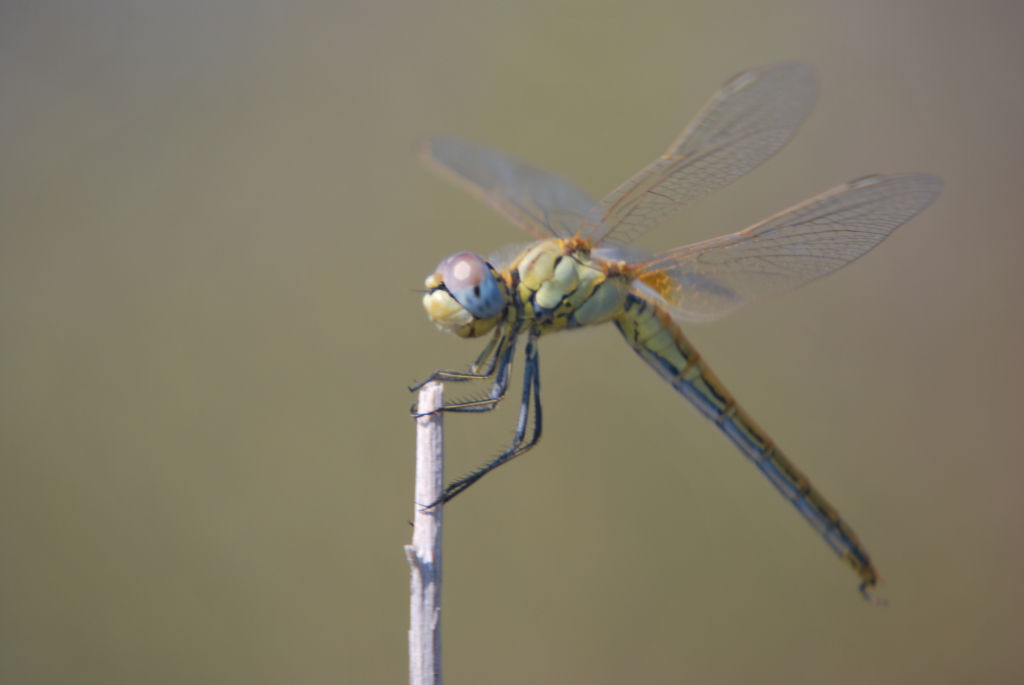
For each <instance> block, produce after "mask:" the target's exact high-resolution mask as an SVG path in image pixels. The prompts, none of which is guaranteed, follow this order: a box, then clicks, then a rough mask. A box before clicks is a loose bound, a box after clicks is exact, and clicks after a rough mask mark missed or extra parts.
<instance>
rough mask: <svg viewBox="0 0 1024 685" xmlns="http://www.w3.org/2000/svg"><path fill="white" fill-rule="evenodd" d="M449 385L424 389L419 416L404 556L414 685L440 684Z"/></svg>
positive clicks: (410, 661) (410, 682) (419, 406)
mask: <svg viewBox="0 0 1024 685" xmlns="http://www.w3.org/2000/svg"><path fill="white" fill-rule="evenodd" d="M443 390H444V386H442V385H441V384H440V383H437V382H434V383H428V384H427V385H425V386H423V388H422V389H421V390H420V396H419V402H418V404H417V408H418V411H419V412H420V413H421V414H423V416H420V418H418V419H416V498H415V501H414V502H413V509H414V511H415V518H414V519H413V532H412V544H411V545H406V546H405V558H406V559H408V561H409V569H410V570H411V571H412V583H411V587H410V597H409V685H441V512H442V505H440V504H438V505H437V506H436V507H432V508H430V509H427V508H425V506H424V505H426V504H430V503H431V502H437V501H438V500H440V499H441V494H442V488H443V487H444V423H443V421H442V413H441V412H440V411H438V409H439V408H440V407H441V402H442V397H443Z"/></svg>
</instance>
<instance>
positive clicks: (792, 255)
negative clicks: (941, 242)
mask: <svg viewBox="0 0 1024 685" xmlns="http://www.w3.org/2000/svg"><path fill="white" fill-rule="evenodd" d="M941 188H942V181H941V180H940V179H939V178H937V177H935V176H929V175H926V174H900V175H891V176H866V177H864V178H860V179H857V180H855V181H851V182H850V183H846V184H844V185H841V186H838V187H836V188H833V189H832V190H829V191H827V192H825V193H822V194H821V195H818V196H817V197H813V198H811V199H809V200H806V201H804V202H802V203H800V204H798V205H796V206H794V207H791V208H789V209H787V210H785V211H783V212H780V213H779V214H776V215H775V216H773V217H770V218H768V219H765V220H764V221H761V222H760V223H757V224H754V225H753V226H751V227H750V228H747V229H745V230H742V231H739V232H737V233H732V234H730V235H726V236H722V237H720V238H714V239H712V240H707V241H704V242H700V243H695V244H693V245H688V246H686V247H681V248H677V249H675V250H670V251H668V252H664V253H662V254H659V255H655V256H654V257H653V258H652V259H651V260H650V261H648V262H646V263H644V264H643V265H642V266H641V267H640V270H639V281H640V283H642V284H643V285H641V286H640V287H641V288H642V289H643V288H645V287H646V288H648V289H650V290H651V291H653V292H654V293H656V294H657V295H659V296H660V297H661V298H662V299H663V300H664V302H665V303H666V304H667V305H668V306H669V308H670V309H671V310H672V312H673V314H674V315H675V316H676V317H678V318H679V319H681V320H683V321H707V320H711V319H716V318H719V317H721V316H724V315H725V314H728V313H730V312H732V311H734V310H736V309H738V308H739V307H741V306H743V305H745V304H747V303H748V302H751V301H753V300H758V299H761V298H764V297H768V296H770V295H774V294H775V293H779V292H782V291H785V290H789V289H792V288H795V287H797V286H799V285H802V284H804V283H807V282H809V281H813V280H814V279H816V278H821V277H822V276H825V275H827V274H830V273H832V272H833V271H835V270H837V269H840V268H842V267H843V266H846V265H847V264H849V263H850V262H852V261H853V260H855V259H857V258H858V257H860V256H861V255H863V254H864V253H866V252H867V251H868V250H870V249H871V248H873V247H874V246H875V245H877V244H878V243H880V242H882V240H884V239H885V238H886V237H887V236H888V235H889V234H890V233H892V231H893V230H895V229H896V228H898V227H899V226H901V225H902V224H903V223H905V222H906V221H908V220H909V219H910V218H911V217H913V216H914V215H915V214H917V213H918V212H920V211H921V210H922V209H924V208H925V207H927V206H928V204H929V203H931V201H932V200H934V199H935V198H936V196H938V194H939V191H940V190H941Z"/></svg>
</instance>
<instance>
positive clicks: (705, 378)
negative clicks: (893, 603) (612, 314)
mask: <svg viewBox="0 0 1024 685" xmlns="http://www.w3.org/2000/svg"><path fill="white" fill-rule="evenodd" d="M615 325H616V326H617V327H618V329H619V332H621V333H622V335H623V336H624V337H625V338H626V340H627V341H628V342H629V344H630V345H632V347H633V349H634V350H636V353H637V354H638V355H640V357H641V358H642V359H643V360H644V361H646V362H647V363H648V364H650V365H651V366H652V367H653V368H654V370H655V371H657V372H658V374H659V375H661V377H662V378H664V379H665V380H667V381H668V382H669V383H670V384H671V385H672V387H673V388H675V389H676V390H677V391H679V393H680V394H681V395H682V396H683V397H685V398H686V399H688V400H690V401H691V402H692V403H693V404H694V405H695V406H696V407H697V409H699V410H700V411H701V413H702V414H704V415H705V416H706V417H708V418H709V419H710V420H712V421H714V422H715V424H716V425H717V426H718V427H719V428H720V429H721V430H722V432H723V433H725V434H726V435H727V436H728V437H729V439H730V440H732V442H733V443H734V444H735V445H736V446H737V447H738V448H739V449H740V451H741V452H743V454H745V455H746V456H747V458H749V459H750V460H751V461H752V462H754V464H755V465H756V466H757V468H758V469H759V470H760V471H761V473H763V474H764V475H765V476H767V477H768V480H770V481H771V482H772V484H773V485H774V486H775V487H776V489H778V491H779V492H781V493H782V496H783V497H785V498H786V499H788V500H789V501H790V502H791V503H792V504H793V506H795V507H796V509H797V511H799V512H800V513H801V514H803V516H804V518H805V519H807V521H808V522H809V523H810V524H811V526H813V527H814V529H815V530H817V531H818V533H820V534H821V536H822V537H824V538H825V541H826V542H827V543H828V544H829V546H830V547H831V548H832V549H833V550H834V551H835V552H836V554H838V555H839V556H840V558H842V559H844V560H845V561H846V562H847V563H849V564H850V566H852V567H853V569H854V571H855V572H856V573H857V575H858V576H859V577H860V579H861V585H860V589H861V592H863V593H864V594H865V596H867V590H868V589H869V588H870V587H872V586H873V585H875V583H877V582H878V574H877V572H876V571H875V567H874V566H873V565H872V563H871V559H869V558H868V555H867V553H866V552H865V551H864V548H863V547H862V546H861V544H860V542H858V540H857V536H856V535H854V533H853V531H852V530H851V529H850V527H849V526H848V525H847V524H846V523H845V522H844V521H843V520H842V519H841V518H839V514H838V512H836V510H835V509H834V508H833V507H832V505H831V504H829V503H828V502H827V501H826V500H825V498H824V497H822V495H821V493H819V492H818V491H817V490H816V489H814V487H812V486H811V484H810V482H809V481H808V480H807V478H806V477H805V476H804V475H803V474H802V473H801V472H800V471H799V470H798V469H797V468H796V467H795V466H794V465H793V464H792V462H790V461H789V459H787V458H786V456H785V455H784V454H783V453H782V451H781V450H779V448H778V447H777V446H776V445H775V444H774V443H773V442H772V440H771V438H769V437H768V436H767V435H766V434H765V432H764V431H763V430H761V429H760V428H759V427H758V426H757V424H756V423H754V421H753V420H752V419H751V418H750V416H749V415H748V414H747V413H746V412H745V411H744V410H743V409H742V408H740V407H739V406H738V405H737V404H736V400H735V398H733V396H732V394H731V393H729V391H728V390H726V388H725V386H724V385H722V382H721V381H720V380H718V377H717V376H715V374H714V373H712V371H711V369H709V368H708V367H707V365H706V364H705V363H704V362H703V360H702V359H701V358H700V354H699V353H698V352H697V351H696V350H695V349H694V348H693V346H692V345H691V344H690V343H689V341H688V340H687V339H686V337H685V336H684V335H683V333H682V331H681V330H680V329H679V327H678V326H677V325H676V324H675V323H674V322H673V321H672V319H671V317H669V315H668V314H667V313H666V312H665V311H664V310H663V309H662V308H661V307H660V306H659V305H657V304H656V303H654V302H652V301H649V300H647V299H645V298H644V297H642V296H640V295H638V294H635V293H630V294H629V295H627V297H626V303H625V307H624V309H623V311H622V313H621V314H619V316H618V317H617V318H616V319H615Z"/></svg>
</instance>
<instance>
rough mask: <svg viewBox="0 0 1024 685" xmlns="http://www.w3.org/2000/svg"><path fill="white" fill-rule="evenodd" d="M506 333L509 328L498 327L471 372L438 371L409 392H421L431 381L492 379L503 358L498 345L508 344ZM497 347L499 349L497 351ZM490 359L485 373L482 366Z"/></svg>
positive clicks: (470, 368) (410, 388) (412, 386)
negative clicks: (499, 359) (500, 358)
mask: <svg viewBox="0 0 1024 685" xmlns="http://www.w3.org/2000/svg"><path fill="white" fill-rule="evenodd" d="M506 333H507V327H505V326H498V327H497V328H496V329H495V331H494V335H492V336H491V340H490V341H489V342H488V343H487V345H486V346H485V347H484V349H483V351H482V352H481V353H480V356H478V357H477V358H476V361H475V362H473V363H472V364H471V365H470V367H469V370H467V371H457V370H446V369H438V370H437V371H435V372H434V373H432V374H430V375H429V376H428V377H427V378H426V380H422V381H419V382H417V383H413V384H412V385H411V386H409V392H416V391H417V390H419V389H420V388H422V387H423V386H424V385H426V384H427V383H429V382H431V381H455V382H461V381H477V380H482V379H484V378H490V377H491V376H492V375H493V374H494V368H495V366H497V364H498V358H499V357H501V347H500V346H498V343H499V342H501V343H502V344H504V343H505V342H506V337H507V336H506ZM495 347H497V348H498V349H497V350H495ZM492 352H493V353H494V354H493V355H492V354H491V353H492ZM488 357H490V363H488V364H487V367H486V368H485V369H484V370H483V371H480V370H479V369H480V366H481V365H482V364H483V363H484V361H485V360H487V358H488Z"/></svg>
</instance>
